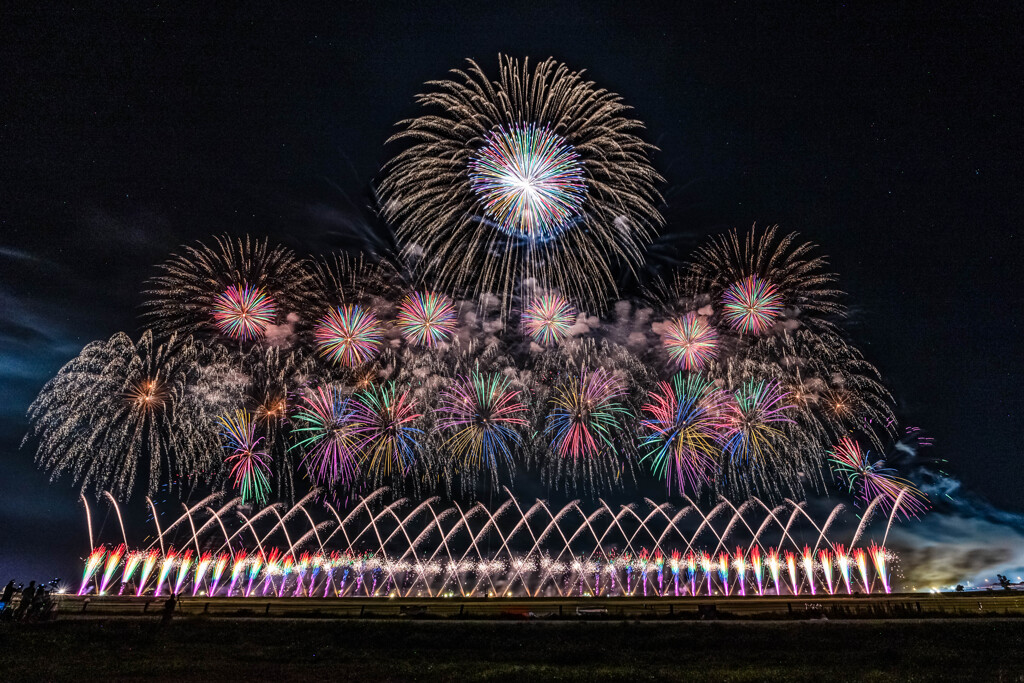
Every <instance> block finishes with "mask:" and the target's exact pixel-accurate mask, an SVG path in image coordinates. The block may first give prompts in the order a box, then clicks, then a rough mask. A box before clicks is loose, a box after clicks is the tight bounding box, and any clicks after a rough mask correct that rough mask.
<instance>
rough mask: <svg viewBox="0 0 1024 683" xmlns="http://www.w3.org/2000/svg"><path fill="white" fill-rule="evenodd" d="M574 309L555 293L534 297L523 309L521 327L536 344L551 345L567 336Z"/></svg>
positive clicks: (574, 320) (574, 312) (574, 314)
mask: <svg viewBox="0 0 1024 683" xmlns="http://www.w3.org/2000/svg"><path fill="white" fill-rule="evenodd" d="M574 322H576V309H575V308H573V306H572V304H570V303H569V302H568V301H566V300H565V299H563V298H562V297H560V296H558V295H557V294H546V295H544V296H542V297H539V298H537V299H534V300H533V301H532V302H531V303H530V305H529V306H527V307H526V310H525V311H523V327H524V328H525V329H526V331H527V333H529V335H530V336H531V337H532V338H533V340H534V341H535V342H537V343H538V344H542V345H544V346H551V345H553V344H555V343H557V342H560V341H562V340H563V339H565V338H566V337H568V336H569V330H570V329H571V328H572V325H573V323H574Z"/></svg>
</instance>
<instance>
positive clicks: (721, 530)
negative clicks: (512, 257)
mask: <svg viewBox="0 0 1024 683" xmlns="http://www.w3.org/2000/svg"><path fill="white" fill-rule="evenodd" d="M383 494H384V490H383V489H382V490H378V491H376V492H374V493H372V494H370V495H369V496H367V497H365V498H362V499H361V500H360V502H359V503H357V504H356V505H355V506H354V507H353V508H352V509H351V510H349V511H347V512H346V513H345V514H342V513H341V512H339V511H338V510H336V509H333V508H332V509H333V512H332V515H331V518H330V519H328V520H325V521H321V522H316V521H315V520H314V519H313V517H312V516H311V515H310V514H309V509H307V507H306V506H308V505H310V503H311V502H312V500H313V498H314V497H315V496H316V492H315V491H314V492H312V493H310V494H309V495H308V496H306V497H305V498H304V499H302V500H301V501H299V502H298V503H297V504H296V506H295V507H293V508H292V509H291V510H283V514H282V510H278V508H279V507H280V506H270V507H268V508H264V510H263V511H262V512H261V511H257V512H255V514H252V515H251V516H247V515H244V514H242V513H241V512H236V513H231V508H232V507H234V506H236V505H238V504H239V503H241V500H240V499H235V501H232V502H229V503H228V505H227V506H223V507H221V508H220V510H219V511H218V510H215V509H214V506H210V505H209V504H208V503H209V502H210V501H209V500H206V499H204V500H203V501H201V502H200V503H199V504H197V505H195V506H193V508H189V509H187V511H186V513H185V515H182V516H181V517H180V518H179V519H178V520H177V521H175V522H173V523H172V524H170V525H169V526H167V527H166V528H164V529H159V530H158V534H157V539H156V540H155V541H154V542H153V546H154V547H152V548H146V549H131V550H129V549H128V548H127V547H126V546H124V545H118V546H111V545H103V544H101V545H99V546H97V547H96V548H94V549H93V550H92V551H91V552H90V554H89V555H88V557H86V558H85V561H84V571H83V574H82V583H81V587H80V589H79V593H80V594H81V595H86V594H89V593H92V592H93V591H95V592H96V593H97V594H105V593H107V591H108V590H109V588H110V586H111V585H112V583H113V580H114V577H115V576H117V575H118V572H119V571H120V576H121V589H120V592H121V594H125V593H127V594H129V595H130V594H132V593H133V592H134V594H135V595H137V596H143V595H152V596H160V595H163V594H165V593H166V592H172V593H178V594H180V593H187V592H191V594H192V595H196V596H198V595H219V596H239V595H242V596H245V597H254V596H256V597H262V596H276V597H282V598H283V597H289V596H291V597H311V596H314V595H320V596H323V597H330V596H337V597H354V596H368V597H384V596H417V595H425V596H427V597H432V596H440V595H446V594H451V593H457V594H459V595H464V596H474V595H475V596H480V595H520V596H530V597H538V596H543V595H553V596H570V595H591V596H603V597H612V596H650V597H687V596H689V597H697V596H715V595H721V596H734V597H736V598H741V597H744V596H747V595H757V596H762V595H778V596H784V595H792V596H799V595H816V594H817V593H818V592H819V588H820V589H821V591H827V593H828V594H829V595H835V594H847V595H851V594H855V593H857V592H863V593H866V594H868V593H873V592H878V593H889V592H890V591H891V590H892V586H891V584H890V573H891V572H890V566H891V564H892V561H893V560H894V559H895V555H894V554H893V553H892V552H891V551H890V550H889V549H887V548H885V546H884V539H883V541H882V543H878V542H876V541H873V540H871V541H865V540H863V539H864V538H865V536H864V534H865V531H866V524H867V523H868V520H867V519H866V517H865V518H862V519H861V520H860V521H859V524H858V527H857V529H856V532H855V533H854V534H853V536H852V539H853V543H855V544H857V545H855V546H854V547H851V548H849V549H848V547H847V546H846V545H844V544H843V543H838V542H833V541H832V540H831V539H830V538H829V537H828V535H827V534H826V531H827V530H828V528H829V526H830V525H831V524H832V523H833V522H834V521H835V519H836V515H837V513H838V512H840V511H841V510H842V508H841V507H837V508H836V509H834V510H833V512H832V514H830V515H829V517H828V521H827V522H826V523H825V524H824V525H822V524H819V523H818V522H816V521H815V520H814V519H813V518H812V517H810V516H809V515H808V513H807V511H806V510H805V509H804V508H803V507H802V506H799V505H795V504H793V505H791V506H790V509H789V510H788V512H787V511H785V506H783V508H782V509H780V508H778V507H775V508H773V507H771V506H769V505H766V504H764V503H762V502H761V501H759V500H758V499H751V501H749V503H748V504H746V505H744V506H740V507H735V506H733V505H732V504H731V503H729V502H728V501H725V500H723V501H721V502H720V503H719V504H718V505H717V506H715V507H714V508H713V509H711V510H709V511H707V512H705V511H703V510H701V509H700V508H699V507H697V506H696V505H695V504H693V503H692V502H691V503H690V504H689V505H687V506H685V507H684V508H682V509H679V510H677V509H675V508H672V507H671V506H669V505H668V504H667V503H665V504H661V505H655V504H654V503H649V505H650V506H651V509H650V510H649V511H648V512H646V513H644V512H641V511H640V510H638V509H637V508H636V507H635V506H633V505H626V506H621V507H620V508H619V509H618V510H617V511H616V510H614V509H612V508H611V507H609V506H607V505H606V504H602V505H601V507H599V508H598V509H597V510H596V511H593V512H588V511H586V510H584V509H583V508H581V507H580V504H579V503H578V502H573V503H569V504H567V505H565V506H563V507H562V508H555V509H552V508H550V507H549V506H548V505H547V504H546V503H544V502H543V501H536V502H535V503H534V504H532V505H530V506H527V507H525V508H524V507H523V505H522V504H520V502H519V501H518V500H516V499H515V498H513V497H510V498H509V499H508V500H507V501H506V502H505V503H503V504H501V505H499V506H498V508H497V509H495V510H493V511H492V510H490V509H488V508H487V507H486V506H484V505H483V504H477V505H475V506H472V507H470V508H468V509H465V510H463V509H459V508H455V507H453V508H447V509H445V508H439V507H437V501H436V499H428V500H425V501H422V502H419V503H407V502H405V501H403V500H399V501H396V502H394V503H392V504H390V505H384V504H383V499H382V496H383ZM403 505H406V506H407V507H408V508H409V509H407V510H406V511H405V512H401V510H402V506H403ZM758 505H760V512H759V513H758V514H757V518H756V519H754V518H752V516H753V514H754V513H753V512H752V511H753V510H755V507H756V506H758ZM328 507H330V505H329V504H328ZM876 507H877V506H876ZM265 512H272V513H273V514H270V515H267V514H264V513H265ZM780 513H781V514H780ZM222 514H224V515H229V516H228V517H227V519H225V518H223V517H222ZM233 514H237V519H233V517H232V515H233ZM894 514H895V512H894V511H892V510H890V511H889V516H890V519H889V522H890V523H891V521H892V517H893V516H894ZM204 516H205V519H204ZM748 518H750V519H748ZM686 519H690V520H691V522H690V526H689V527H684V526H681V525H683V524H684V520H686ZM259 520H277V523H276V524H272V525H271V522H269V521H268V522H266V524H268V525H270V526H269V528H258V527H259V526H260V524H262V522H260V523H257V522H259ZM285 520H292V524H296V523H304V524H305V523H308V528H307V529H305V530H303V529H302V528H296V529H292V530H291V531H289V530H288V529H287V528H285ZM196 522H198V523H196ZM230 527H238V528H237V530H235V531H234V532H230V531H229V528H230ZM187 529H191V530H192V534H191V536H189V535H188V533H187V531H186V530H187ZM687 529H689V531H687ZM741 529H747V530H753V529H758V532H757V533H756V534H755V535H754V536H753V537H749V536H748V537H743V536H741V535H740V532H739V530H741ZM197 530H198V531H197ZM887 530H888V527H887V528H886V531H887ZM744 533H746V532H744ZM750 533H752V531H750ZM488 536H493V537H494V538H495V539H497V542H498V550H497V551H496V552H495V553H493V554H485V553H481V552H480V548H481V546H482V545H485V543H484V539H485V538H486V537H488ZM247 537H248V538H251V540H252V541H253V542H255V543H256V547H255V548H253V547H247V544H246V543H245V542H244V539H245V538H247ZM275 538H277V539H283V540H285V541H287V543H286V544H285V545H278V544H276V543H275V540H274V539H275ZM800 538H805V539H806V540H804V541H801V542H800V544H799V545H797V542H798V539H800ZM332 540H333V541H334V542H341V541H343V543H342V545H341V546H340V547H330V546H329V543H330V542H331V541H332ZM858 541H860V543H858ZM175 545H177V546H178V547H184V548H186V550H183V551H178V550H175V549H174V547H175ZM158 547H159V548H160V549H159V550H158V549H157V548H158ZM165 548H166V550H164V549H165ZM192 548H194V549H195V550H194V551H193V550H192ZM730 548H733V549H734V550H732V551H730ZM229 568H230V569H229ZM854 569H855V570H856V571H857V572H858V577H857V579H858V580H857V581H856V582H855V581H854V579H853V577H852V575H851V573H852V571H854ZM836 573H838V576H839V577H841V579H842V580H841V581H837V580H836ZM225 574H230V578H229V580H228V579H224V576H225ZM666 574H668V576H666ZM766 574H767V576H765V575H766ZM136 576H138V583H137V585H136V586H135V587H134V591H133V590H132V587H131V584H132V582H134V581H135V577H136Z"/></svg>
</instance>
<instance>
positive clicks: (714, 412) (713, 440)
mask: <svg viewBox="0 0 1024 683" xmlns="http://www.w3.org/2000/svg"><path fill="white" fill-rule="evenodd" d="M648 400H649V401H650V402H649V403H647V404H646V405H644V407H643V412H644V413H645V414H646V415H647V417H646V418H645V419H643V420H641V422H640V427H641V430H642V431H646V435H645V436H644V437H643V440H642V441H641V448H644V449H647V453H646V454H645V455H644V456H643V458H641V461H645V460H650V462H651V469H652V470H653V471H654V472H655V473H656V474H657V475H658V478H660V479H664V480H665V483H666V485H667V486H668V490H669V492H670V493H671V491H672V484H673V483H675V484H676V486H677V488H678V491H679V493H685V492H686V491H687V490H689V491H691V492H697V491H700V490H701V488H702V487H703V486H704V485H705V484H706V483H707V482H708V480H709V479H710V477H711V474H712V472H713V471H714V468H715V460H714V458H715V455H716V454H717V452H718V441H719V431H718V430H719V425H720V418H719V414H720V412H721V410H722V407H723V404H724V400H725V399H724V397H723V395H722V393H721V392H719V391H718V390H717V389H715V387H714V385H713V383H712V382H711V381H710V380H708V379H705V378H703V377H701V376H700V375H696V374H690V375H687V376H685V377H684V375H683V374H682V373H679V374H677V375H675V377H673V378H672V382H671V383H668V382H659V383H658V386H657V388H656V389H655V390H654V391H652V392H651V394H650V395H649V396H648Z"/></svg>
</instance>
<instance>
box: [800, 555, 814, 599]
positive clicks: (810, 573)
mask: <svg viewBox="0 0 1024 683" xmlns="http://www.w3.org/2000/svg"><path fill="white" fill-rule="evenodd" d="M800 564H801V565H802V567H803V570H804V576H805V577H806V578H807V586H808V588H810V589H811V595H817V593H818V591H817V588H816V587H815V585H814V553H813V552H812V551H811V549H810V547H808V546H806V545H805V546H804V552H803V555H802V556H801V558H800Z"/></svg>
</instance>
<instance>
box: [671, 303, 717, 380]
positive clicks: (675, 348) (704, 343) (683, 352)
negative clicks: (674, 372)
mask: <svg viewBox="0 0 1024 683" xmlns="http://www.w3.org/2000/svg"><path fill="white" fill-rule="evenodd" d="M665 348H666V349H667V350H668V355H669V357H670V358H672V360H674V361H676V362H677V363H679V366H680V367H682V368H683V369H684V370H702V369H704V368H705V367H707V366H708V364H709V363H711V361H713V360H714V359H715V356H716V355H718V333H717V332H716V331H715V328H714V327H712V326H711V325H709V324H708V322H707V320H706V319H705V318H704V317H703V316H699V315H697V314H696V313H693V312H691V313H687V314H686V315H685V316H683V317H682V318H681V319H679V320H670V321H668V322H666V323H665Z"/></svg>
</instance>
